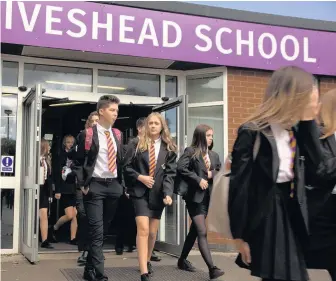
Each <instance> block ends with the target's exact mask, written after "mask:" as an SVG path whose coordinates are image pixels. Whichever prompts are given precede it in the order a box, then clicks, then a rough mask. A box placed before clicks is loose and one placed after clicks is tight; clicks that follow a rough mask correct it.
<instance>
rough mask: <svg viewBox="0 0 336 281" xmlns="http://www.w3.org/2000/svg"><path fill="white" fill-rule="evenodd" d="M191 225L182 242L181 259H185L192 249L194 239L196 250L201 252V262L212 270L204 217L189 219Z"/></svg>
mask: <svg viewBox="0 0 336 281" xmlns="http://www.w3.org/2000/svg"><path fill="white" fill-rule="evenodd" d="M191 220H192V223H191V226H190V229H189V233H188V236H187V238H186V240H185V241H184V245H183V250H182V254H181V257H180V258H181V259H187V257H188V255H189V253H190V251H191V249H192V247H193V246H194V244H195V241H196V238H197V241H198V248H199V250H200V252H201V255H202V257H203V260H204V261H205V263H206V265H207V266H208V268H212V267H213V266H214V265H213V261H212V257H211V253H210V249H209V244H208V240H207V229H206V225H205V216H204V215H198V216H195V217H193V218H191Z"/></svg>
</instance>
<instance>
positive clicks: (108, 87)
mask: <svg viewBox="0 0 336 281" xmlns="http://www.w3.org/2000/svg"><path fill="white" fill-rule="evenodd" d="M45 82H46V83H48V84H58V85H68V86H79V87H92V85H91V84H83V83H72V82H63V81H51V80H48V81H45ZM98 88H102V89H113V90H126V88H124V87H115V86H105V85H98Z"/></svg>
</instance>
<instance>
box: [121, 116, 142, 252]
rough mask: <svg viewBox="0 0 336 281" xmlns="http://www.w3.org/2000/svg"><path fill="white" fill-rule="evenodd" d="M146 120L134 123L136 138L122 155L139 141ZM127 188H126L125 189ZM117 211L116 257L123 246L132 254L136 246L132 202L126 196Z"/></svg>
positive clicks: (122, 198)
mask: <svg viewBox="0 0 336 281" xmlns="http://www.w3.org/2000/svg"><path fill="white" fill-rule="evenodd" d="M145 119H146V118H144V117H143V118H139V119H138V120H137V121H136V128H137V132H138V134H137V136H136V137H135V138H132V139H131V140H130V141H129V143H128V144H127V145H125V146H124V149H125V150H124V153H125V154H126V151H127V148H128V146H134V145H136V144H137V142H138V141H139V136H140V134H141V131H142V130H143V128H144V126H145ZM126 188H127V187H126ZM119 201H120V202H119V204H118V210H117V229H118V231H117V238H116V244H115V251H116V254H117V255H122V254H123V252H124V244H126V245H127V246H128V249H127V251H128V252H133V250H134V248H135V245H136V223H135V214H134V207H133V203H132V201H131V200H130V199H129V197H128V196H127V195H126V194H123V196H122V197H121V198H120V199H119Z"/></svg>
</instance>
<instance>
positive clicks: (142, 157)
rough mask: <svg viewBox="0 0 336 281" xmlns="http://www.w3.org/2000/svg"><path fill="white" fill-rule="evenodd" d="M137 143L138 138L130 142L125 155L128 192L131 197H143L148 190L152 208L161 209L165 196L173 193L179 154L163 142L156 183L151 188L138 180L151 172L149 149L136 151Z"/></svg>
mask: <svg viewBox="0 0 336 281" xmlns="http://www.w3.org/2000/svg"><path fill="white" fill-rule="evenodd" d="M137 144H138V139H137V138H136V139H134V141H132V142H130V144H129V146H128V150H127V153H126V156H125V165H124V177H125V179H127V180H126V185H128V186H127V192H128V193H129V194H130V196H131V197H137V198H141V197H142V196H144V195H145V193H146V191H147V190H148V191H149V204H150V206H151V208H153V209H160V208H162V207H163V206H164V204H163V198H165V197H166V196H167V195H168V196H171V197H172V195H173V191H174V180H175V176H176V157H177V155H176V153H175V152H173V151H168V149H167V145H166V143H164V142H163V141H162V142H161V146H160V152H159V155H158V159H157V163H156V169H155V175H154V181H155V183H154V185H153V187H152V188H151V189H149V188H148V187H147V186H145V185H144V184H143V183H142V182H140V181H138V176H139V175H148V174H149V155H148V151H147V150H146V151H144V152H137V153H136V147H137ZM135 153H136V154H135Z"/></svg>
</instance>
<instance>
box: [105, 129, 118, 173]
mask: <svg viewBox="0 0 336 281" xmlns="http://www.w3.org/2000/svg"><path fill="white" fill-rule="evenodd" d="M105 135H106V138H107V154H108V169H109V171H111V172H112V173H113V172H114V171H115V170H116V168H117V161H116V160H117V155H116V152H115V150H114V145H113V141H112V138H111V136H110V132H109V131H105Z"/></svg>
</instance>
